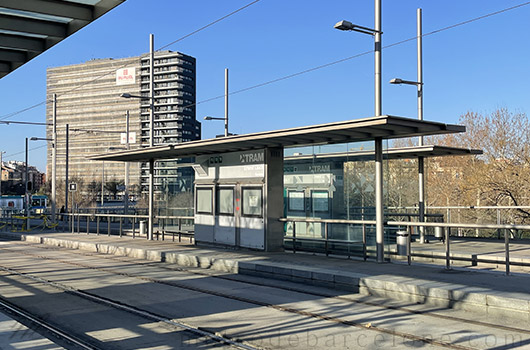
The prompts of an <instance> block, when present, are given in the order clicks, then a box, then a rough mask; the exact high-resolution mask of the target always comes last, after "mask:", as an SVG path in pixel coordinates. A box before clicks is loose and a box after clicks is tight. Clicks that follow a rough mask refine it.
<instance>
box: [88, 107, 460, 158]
mask: <svg viewBox="0 0 530 350" xmlns="http://www.w3.org/2000/svg"><path fill="white" fill-rule="evenodd" d="M464 131H466V128H465V127H464V126H462V125H454V124H443V123H437V122H431V121H423V120H418V119H410V118H402V117H394V116H380V117H372V118H365V119H356V120H348V121H342V122H334V123H328V124H319V125H311V126H303V127H296V128H290V129H283V130H275V131H266V132H258V133H253V134H246V135H234V136H228V137H220V138H215V139H208V140H198V141H190V142H184V143H178V144H169V145H163V146H155V147H149V148H141V149H136V150H130V151H121V152H115V153H107V154H100V155H96V156H93V157H90V159H93V160H109V161H147V160H149V159H172V158H183V157H193V156H198V155H204V154H216V153H227V152H236V151H246V150H253V149H262V148H266V147H299V146H308V145H319V144H320V145H322V144H335V143H345V142H359V141H370V140H374V139H375V138H379V137H380V138H383V139H393V138H403V137H413V136H420V135H437V134H448V133H456V132H464Z"/></svg>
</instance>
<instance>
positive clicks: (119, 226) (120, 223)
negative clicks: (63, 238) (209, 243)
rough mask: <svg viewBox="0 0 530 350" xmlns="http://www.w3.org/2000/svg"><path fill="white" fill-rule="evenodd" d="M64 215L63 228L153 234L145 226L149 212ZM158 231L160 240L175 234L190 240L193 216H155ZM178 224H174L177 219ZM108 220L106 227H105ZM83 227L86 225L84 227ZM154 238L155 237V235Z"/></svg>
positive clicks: (192, 236)
mask: <svg viewBox="0 0 530 350" xmlns="http://www.w3.org/2000/svg"><path fill="white" fill-rule="evenodd" d="M60 215H61V216H62V218H63V220H62V221H61V222H62V225H61V228H62V229H63V230H68V231H71V232H72V233H86V234H90V233H95V234H96V235H100V234H105V233H106V234H107V235H108V236H110V235H112V234H113V233H116V234H117V235H119V236H120V237H122V236H123V235H124V234H129V233H131V234H132V237H133V238H136V237H137V236H139V237H143V236H145V237H146V238H149V237H148V236H147V234H146V233H145V232H142V228H144V229H145V228H146V227H147V221H148V220H149V216H148V215H123V214H90V213H68V214H60ZM154 219H155V222H154V226H153V227H154V229H155V230H154V232H153V235H154V236H156V240H159V239H160V238H161V239H162V240H165V237H166V235H171V236H172V240H173V241H175V237H177V238H178V241H179V242H181V241H182V237H188V238H189V240H190V243H191V242H192V241H193V238H194V229H193V223H192V222H193V221H194V217H193V216H169V215H168V216H155V218H154ZM175 222H176V224H173V225H172V224H171V223H175ZM105 223H106V229H105V227H104V226H105ZM82 228H83V229H82ZM153 238H154V237H153Z"/></svg>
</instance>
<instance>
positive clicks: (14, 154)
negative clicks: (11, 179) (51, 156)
mask: <svg viewBox="0 0 530 350" xmlns="http://www.w3.org/2000/svg"><path fill="white" fill-rule="evenodd" d="M46 146H47V144H44V145H41V146H37V147H33V148H30V149H29V150H28V151H35V150H37V149H40V148H44V147H46ZM23 153H26V151H25V150H24V151H21V152H17V153H12V154H8V155H7V156H4V158H11V157H14V156H18V155H19V154H23Z"/></svg>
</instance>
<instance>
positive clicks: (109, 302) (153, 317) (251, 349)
mask: <svg viewBox="0 0 530 350" xmlns="http://www.w3.org/2000/svg"><path fill="white" fill-rule="evenodd" d="M0 271H4V272H6V273H8V274H12V275H17V276H20V277H23V278H27V279H30V280H32V281H33V282H37V283H42V284H45V285H47V286H51V287H54V288H56V289H58V290H61V291H63V292H66V293H69V294H71V295H74V296H77V297H81V298H83V299H86V300H89V301H92V302H95V303H98V304H101V305H104V306H109V307H112V308H114V309H118V310H121V311H125V312H128V313H131V314H134V315H137V316H140V317H143V318H145V319H148V320H150V321H155V322H162V323H165V324H167V325H169V326H172V327H176V328H178V329H183V330H186V331H189V332H192V333H195V334H197V335H199V336H203V337H207V338H210V339H212V340H214V341H216V342H218V343H221V344H226V345H230V346H232V347H234V348H237V349H244V350H262V348H261V347H257V346H253V345H250V344H247V343H245V342H242V341H237V340H232V339H229V338H227V337H224V336H222V335H220V334H217V333H214V332H210V331H207V330H204V329H201V328H200V327H195V326H193V325H190V324H187V323H184V322H182V321H176V320H174V319H169V318H167V317H164V316H162V315H157V314H155V313H152V312H149V311H147V310H143V309H140V308H137V307H134V306H132V305H127V304H125V303H122V302H120V301H119V300H113V299H110V298H105V297H101V296H98V295H95V294H93V293H89V292H86V291H83V290H80V289H76V288H73V287H70V286H67V285H65V284H63V283H59V282H55V281H51V280H47V279H44V278H42V277H38V276H35V275H33V274H29V273H24V272H19V271H17V270H16V269H13V268H9V267H5V266H0ZM4 303H5V305H6V306H8V302H6V301H4ZM0 305H1V304H0ZM12 308H13V310H15V309H18V312H19V314H20V315H21V316H23V315H25V317H26V318H28V319H29V320H35V321H34V322H35V323H36V324H37V325H39V326H41V325H42V326H43V327H45V328H46V329H49V330H50V331H52V332H56V333H57V334H58V335H59V336H60V337H66V336H67V335H66V334H65V333H64V332H62V331H61V330H59V329H58V328H57V327H54V326H52V325H51V324H49V323H46V322H44V321H42V320H39V319H38V318H37V317H35V316H33V315H31V314H30V313H29V312H26V311H24V310H22V309H20V308H19V307H16V306H14V305H12ZM71 339H72V341H75V339H76V338H75V337H71ZM68 340H69V339H68ZM85 343H86V342H85ZM76 344H77V343H76ZM79 344H81V345H83V341H79ZM83 349H94V350H96V349H102V348H99V347H90V346H88V345H86V347H83Z"/></svg>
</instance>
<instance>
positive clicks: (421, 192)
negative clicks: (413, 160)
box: [390, 8, 427, 243]
mask: <svg viewBox="0 0 530 350" xmlns="http://www.w3.org/2000/svg"><path fill="white" fill-rule="evenodd" d="M421 12H422V11H421V8H419V9H417V11H416V24H417V26H416V27H417V53H418V64H417V65H418V67H417V68H418V80H417V81H410V80H404V79H400V78H394V79H392V80H390V84H397V85H401V84H405V85H413V86H416V87H417V89H418V119H419V120H423V54H422V51H423V49H422V35H423V34H422V13H421ZM418 146H423V136H419V137H418ZM418 197H419V198H418V215H419V222H425V159H424V158H423V157H418ZM418 230H419V233H420V243H426V242H427V241H426V240H425V227H424V226H418Z"/></svg>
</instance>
